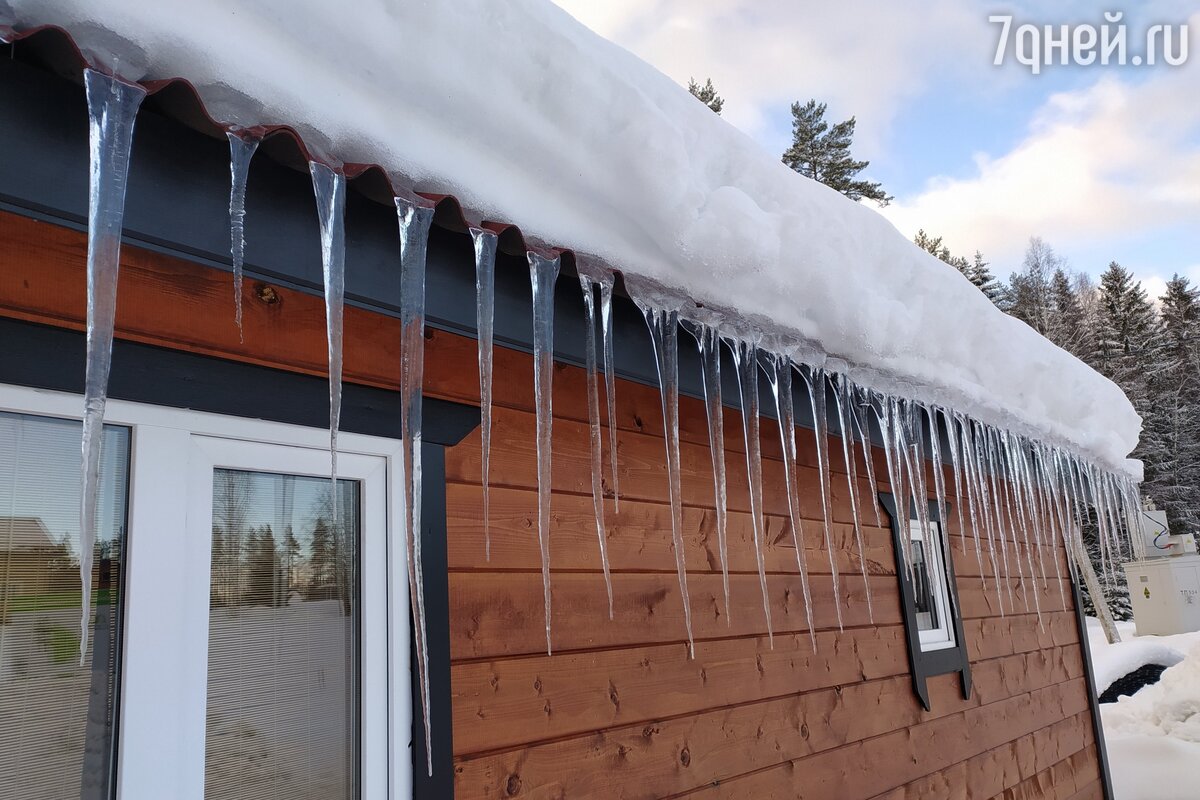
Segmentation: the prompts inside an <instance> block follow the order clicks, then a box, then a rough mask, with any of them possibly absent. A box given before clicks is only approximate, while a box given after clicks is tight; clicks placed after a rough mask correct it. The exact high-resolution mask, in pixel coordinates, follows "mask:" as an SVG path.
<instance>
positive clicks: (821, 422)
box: [800, 369, 843, 631]
mask: <svg viewBox="0 0 1200 800" xmlns="http://www.w3.org/2000/svg"><path fill="white" fill-rule="evenodd" d="M810 372H811V375H810V374H805V372H803V371H802V372H801V373H800V374H801V375H802V376H803V377H804V383H805V385H806V386H807V387H808V401H809V403H810V405H811V406H812V414H813V423H814V424H813V436H814V437H815V439H816V442H817V472H818V477H819V479H820V481H821V514H822V517H823V521H824V531H825V549H826V550H827V551H828V552H829V570H830V572H831V573H832V576H833V597H834V608H835V609H837V623H838V630H839V631H840V630H843V625H842V593H841V589H840V587H839V581H838V568H837V553H836V552H835V551H836V547H835V544H834V540H833V520H832V514H831V509H830V499H829V418H828V417H827V416H826V408H825V370H823V369H813V370H810Z"/></svg>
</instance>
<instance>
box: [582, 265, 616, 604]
mask: <svg viewBox="0 0 1200 800" xmlns="http://www.w3.org/2000/svg"><path fill="white" fill-rule="evenodd" d="M595 286H596V284H595V282H594V281H593V280H592V279H591V278H589V277H588V276H587V275H584V274H582V273H581V274H580V275H579V288H580V289H582V291H583V313H584V325H585V327H586V332H585V341H584V351H585V357H586V359H587V401H588V426H589V428H590V433H591V436H590V437H589V438H590V439H591V462H592V508H593V510H594V512H595V516H596V539H597V541H598V542H599V544H600V567H601V568H602V569H603V570H604V588H605V590H607V592H608V618H609V619H612V618H613V589H612V576H611V575H610V574H609V572H608V532H607V531H606V530H605V529H604V453H603V441H604V437H603V436H602V434H601V431H600V387H599V385H598V384H599V382H600V381H599V375H598V374H597V367H596V293H595Z"/></svg>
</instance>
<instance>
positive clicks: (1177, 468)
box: [1139, 275, 1200, 533]
mask: <svg viewBox="0 0 1200 800" xmlns="http://www.w3.org/2000/svg"><path fill="white" fill-rule="evenodd" d="M1159 316H1160V320H1161V325H1160V327H1159V329H1158V347H1157V348H1156V350H1155V358H1154V363H1153V364H1152V365H1147V372H1148V373H1149V374H1148V375H1147V387H1148V389H1149V394H1148V402H1147V407H1146V409H1145V411H1144V412H1143V416H1144V418H1145V422H1144V427H1143V431H1142V442H1141V445H1139V450H1140V451H1141V453H1142V458H1143V459H1144V460H1145V462H1146V483H1145V485H1144V487H1143V491H1145V492H1146V493H1147V494H1148V495H1150V497H1152V498H1153V500H1154V502H1155V504H1156V506H1157V507H1158V508H1161V509H1163V510H1164V511H1166V513H1167V521H1168V523H1169V524H1170V526H1171V529H1172V530H1173V531H1175V532H1177V533H1184V532H1196V531H1197V530H1200V377H1198V375H1197V368H1198V367H1200V358H1198V357H1197V356H1198V352H1197V336H1198V335H1200V292H1198V291H1197V289H1196V288H1195V287H1193V286H1192V285H1191V283H1190V282H1189V281H1188V279H1187V278H1184V277H1181V276H1179V275H1175V276H1174V277H1172V278H1171V280H1170V281H1169V282H1168V283H1167V288H1166V292H1165V293H1164V294H1163V295H1162V297H1161V298H1160V299H1159Z"/></svg>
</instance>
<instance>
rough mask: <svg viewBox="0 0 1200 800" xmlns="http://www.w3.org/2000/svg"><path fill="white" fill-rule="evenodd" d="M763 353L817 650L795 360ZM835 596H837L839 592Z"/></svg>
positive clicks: (806, 608) (807, 612) (808, 616)
mask: <svg viewBox="0 0 1200 800" xmlns="http://www.w3.org/2000/svg"><path fill="white" fill-rule="evenodd" d="M762 355H763V357H764V358H763V361H764V362H765V364H766V367H767V379H768V380H769V381H770V383H771V393H772V394H773V395H774V396H775V410H776V412H777V418H778V420H779V440H780V442H781V444H782V445H783V474H784V477H785V481H784V484H785V487H786V489H787V499H788V518H789V520H790V522H791V524H792V544H793V545H794V546H795V548H796V568H797V569H798V570H799V572H800V589H801V591H802V592H803V593H804V616H805V619H806V620H807V621H808V636H809V639H810V640H811V642H812V649H813V652H816V650H817V630H816V626H815V625H813V612H812V592H811V591H809V584H808V554H807V553H806V552H805V548H804V541H805V540H804V525H803V523H802V522H801V514H800V494H799V486H798V485H797V480H796V413H795V408H794V407H793V404H792V362H791V359H789V358H788V357H787V356H782V355H776V354H773V353H763V354H762ZM830 552H831V553H832V551H830ZM835 574H836V573H835ZM834 597H835V598H836V597H837V593H836V592H835V593H834Z"/></svg>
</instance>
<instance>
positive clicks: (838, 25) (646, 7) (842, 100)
mask: <svg viewBox="0 0 1200 800" xmlns="http://www.w3.org/2000/svg"><path fill="white" fill-rule="evenodd" d="M557 2H558V4H559V5H561V6H563V7H564V8H565V9H566V10H567V11H569V12H570V13H572V14H573V15H574V16H575V17H576V18H578V19H579V20H580V21H582V22H583V23H584V24H586V25H588V26H589V27H591V28H592V29H593V30H595V31H597V32H598V33H600V34H601V35H603V36H605V37H607V38H609V39H611V40H613V41H614V42H616V43H617V44H620V45H622V46H624V47H626V48H628V49H629V50H631V51H632V52H634V53H635V54H637V55H638V56H640V57H641V58H643V59H645V60H646V61H649V62H650V63H651V64H653V65H655V66H656V67H658V68H659V69H660V70H662V71H663V72H664V73H666V74H667V75H669V76H670V77H672V78H674V79H675V80H677V81H679V82H681V83H686V81H687V79H688V78H689V77H690V76H694V77H696V78H698V79H701V80H702V79H703V78H705V77H711V78H712V79H713V81H714V82H715V83H716V85H717V88H718V90H719V91H720V92H721V93H722V94H723V95H724V96H725V98H726V108H725V112H724V114H723V116H724V117H725V119H726V120H727V121H729V122H730V123H731V124H733V125H735V126H736V127H738V128H739V129H741V130H742V131H744V132H745V133H746V134H748V135H749V136H751V137H752V138H753V139H755V140H756V141H757V142H758V143H759V144H760V145H762V147H763V148H764V150H766V151H767V152H769V153H771V154H772V155H777V154H779V153H781V152H782V150H783V148H784V147H785V146H786V144H787V143H788V142H789V141H790V138H791V117H790V113H789V108H788V107H789V105H790V103H791V102H792V101H793V100H801V101H803V100H807V99H808V98H810V97H815V98H817V99H819V100H821V101H823V102H826V103H828V104H829V109H830V116H831V117H833V118H834V119H842V118H845V117H848V116H850V115H854V116H856V117H857V119H858V135H857V137H856V151H857V152H856V155H857V156H858V157H859V158H867V159H870V160H871V162H872V163H871V166H870V168H869V169H868V170H867V171H866V172H865V173H864V175H865V176H866V177H870V178H872V179H873V180H879V181H882V182H883V184H884V187H885V188H886V189H887V190H888V191H889V192H890V193H892V194H893V195H895V197H896V201H895V202H894V203H893V204H892V205H891V206H889V207H888V208H887V209H884V210H883V211H882V213H884V215H885V216H887V217H888V218H889V219H890V220H891V221H892V222H893V224H895V225H896V226H897V227H898V228H899V229H900V230H901V231H902V232H903V233H905V234H907V235H910V236H911V235H912V234H913V233H915V232H916V230H917V228H919V227H923V228H925V229H926V230H927V231H929V232H931V233H935V234H937V235H941V236H943V237H945V240H946V242H947V244H948V245H949V246H950V247H951V249H952V250H954V251H955V252H962V253H964V254H967V255H969V254H971V253H972V252H974V250H976V249H980V250H982V251H983V253H984V256H985V258H987V259H988V260H989V261H991V262H992V264H993V269H994V270H995V271H996V272H997V273H998V274H1000V275H1007V274H1008V273H1009V272H1010V271H1012V270H1013V269H1015V268H1017V267H1018V266H1019V264H1020V261H1021V257H1022V254H1023V252H1024V249H1025V247H1026V245H1027V243H1028V240H1029V237H1030V236H1041V237H1042V238H1043V239H1045V240H1046V241H1047V242H1048V243H1049V244H1050V245H1051V246H1053V247H1054V248H1055V249H1056V250H1057V251H1058V252H1059V254H1060V255H1062V256H1064V257H1065V258H1066V259H1067V261H1068V262H1069V264H1070V266H1071V267H1072V268H1073V269H1076V270H1080V271H1085V272H1088V273H1091V274H1092V275H1097V274H1099V272H1100V271H1102V270H1103V269H1104V267H1105V266H1107V264H1108V262H1109V261H1112V260H1116V261H1119V262H1120V263H1122V264H1124V265H1125V266H1127V267H1129V268H1130V269H1132V270H1133V271H1134V272H1135V273H1136V274H1137V275H1138V277H1139V278H1141V279H1142V280H1143V282H1144V283H1145V285H1146V287H1147V289H1148V290H1150V291H1151V293H1152V294H1153V293H1157V292H1158V291H1160V290H1161V287H1162V284H1163V282H1164V281H1165V280H1166V279H1167V278H1169V277H1170V276H1171V274H1172V273H1173V272H1176V271H1178V272H1181V273H1184V274H1187V275H1188V276H1189V277H1191V278H1192V279H1193V281H1196V282H1200V225H1198V224H1197V223H1198V222H1200V52H1197V51H1200V33H1197V32H1198V31H1200V13H1196V12H1197V7H1196V6H1195V4H1194V3H1186V2H1179V1H1178V0H1150V2H1141V3H1136V4H1135V3H1128V4H1127V6H1124V7H1123V6H1122V5H1120V4H1104V5H1093V4H1090V3H1079V2H1060V3H1055V4H1053V5H1051V4H1032V3H1030V4H1028V5H1022V4H1009V5H1002V4H994V3H988V4H984V3H977V2H970V1H969V0H928V1H927V2H925V3H922V4H920V5H919V6H917V5H913V4H901V3H894V2H851V3H837V4H825V3H822V4H818V3H808V2H782V1H776V0H607V2H601V1H599V0H590V1H589V0H557ZM917 9H919V10H917ZM1105 11H1109V12H1116V11H1124V12H1125V13H1124V19H1123V20H1122V21H1121V22H1123V23H1125V24H1126V25H1127V28H1128V33H1129V36H1130V41H1131V43H1135V42H1136V43H1137V47H1136V48H1134V47H1133V46H1131V50H1130V52H1131V53H1132V52H1136V51H1137V50H1140V49H1141V42H1142V41H1143V39H1144V32H1145V30H1146V28H1147V27H1148V26H1149V25H1151V24H1154V23H1167V24H1173V25H1179V24H1183V23H1188V24H1189V30H1190V45H1191V47H1190V51H1189V56H1190V57H1189V60H1188V62H1187V63H1186V64H1185V65H1183V66H1179V67H1164V66H1159V67H1155V68H1149V67H1133V66H1124V67H1119V66H1101V65H1099V64H1096V65H1092V66H1087V67H1084V66H1069V67H1062V66H1054V67H1050V68H1044V71H1043V72H1042V73H1041V74H1040V75H1036V76H1035V75H1032V74H1031V73H1030V71H1029V70H1028V69H1027V68H1026V67H1023V66H1022V65H1020V64H1017V63H1015V61H1014V60H1013V59H1012V58H1011V57H1010V58H1009V59H1008V63H1006V64H1004V65H1002V66H999V67H997V66H995V65H994V64H993V58H994V56H995V50H996V41H997V36H998V31H999V28H998V26H997V25H994V24H992V23H989V22H988V16H989V15H991V14H1011V15H1012V17H1013V23H1014V26H1016V25H1020V24H1022V23H1033V24H1037V25H1045V24H1055V25H1058V24H1072V25H1074V24H1079V23H1092V24H1096V25H1099V24H1102V23H1103V22H1104V12H1105ZM1189 14H1193V15H1194V16H1192V17H1191V19H1190V20H1189ZM1010 52H1011V48H1010Z"/></svg>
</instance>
